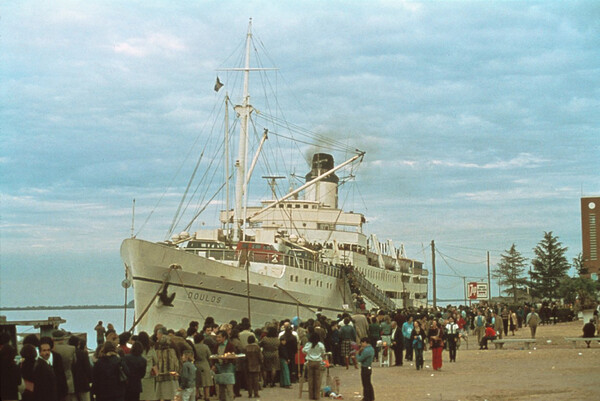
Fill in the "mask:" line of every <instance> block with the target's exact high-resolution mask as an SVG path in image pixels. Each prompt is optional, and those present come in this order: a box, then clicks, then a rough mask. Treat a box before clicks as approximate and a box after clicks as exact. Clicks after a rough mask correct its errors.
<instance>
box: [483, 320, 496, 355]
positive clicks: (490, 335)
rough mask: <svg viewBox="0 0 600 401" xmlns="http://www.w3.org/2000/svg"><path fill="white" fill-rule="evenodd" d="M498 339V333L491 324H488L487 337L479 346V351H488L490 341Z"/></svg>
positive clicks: (484, 337) (485, 336)
mask: <svg viewBox="0 0 600 401" xmlns="http://www.w3.org/2000/svg"><path fill="white" fill-rule="evenodd" d="M495 339H496V331H495V330H494V328H493V327H492V325H491V324H488V325H487V327H486V328H485V335H484V336H483V338H482V339H481V344H479V349H488V345H487V343H488V341H489V340H495Z"/></svg>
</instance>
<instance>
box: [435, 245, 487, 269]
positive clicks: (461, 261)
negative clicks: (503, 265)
mask: <svg viewBox="0 0 600 401" xmlns="http://www.w3.org/2000/svg"><path fill="white" fill-rule="evenodd" d="M435 250H436V251H437V252H439V254H440V255H444V256H446V257H447V258H448V259H452V260H454V261H456V262H459V263H466V264H469V265H480V264H482V263H486V262H487V260H486V259H484V260H482V261H478V262H467V261H465V260H460V259H456V258H453V257H452V256H448V255H445V254H444V253H443V252H441V251H440V250H439V248H438V247H437V246H436V248H435Z"/></svg>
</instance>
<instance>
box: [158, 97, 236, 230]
mask: <svg viewBox="0 0 600 401" xmlns="http://www.w3.org/2000/svg"><path fill="white" fill-rule="evenodd" d="M223 100H225V98H224V99H223ZM224 103H225V102H223V104H224ZM216 123H217V121H216V119H215V120H213V126H212V128H211V131H210V132H211V133H213V132H215V126H216ZM211 138H212V135H209V136H208V138H207V141H206V143H205V146H204V149H203V150H202V153H201V155H200V159H202V158H203V156H204V153H205V151H206V148H207V147H208V144H209V142H211ZM223 145H224V144H223V143H221V145H220V146H219V147H218V148H217V149H216V150H215V155H218V154H219V153H220V149H221V148H222V146H223ZM200 159H199V160H198V164H199V163H200V161H201V160H200ZM215 160H218V158H217V157H212V158H210V162H209V165H208V167H207V168H206V169H205V171H204V174H203V175H202V177H201V178H200V180H199V182H198V184H197V185H196V188H195V190H194V191H193V193H192V195H191V196H190V197H189V199H188V202H187V204H186V205H185V207H184V208H183V211H181V206H182V204H183V203H184V202H185V199H186V197H187V194H188V192H189V188H190V187H191V183H192V181H193V179H194V176H195V174H196V170H197V168H198V164H197V166H196V168H195V169H194V173H193V175H192V177H191V178H190V182H189V184H188V188H186V191H185V192H184V194H183V197H182V200H181V203H180V207H179V208H178V210H177V212H176V213H175V216H174V217H173V224H172V226H171V229H170V230H169V233H168V236H171V235H172V234H173V231H174V230H175V227H176V226H177V225H178V224H179V223H180V222H181V219H182V218H183V215H184V213H185V211H186V210H187V209H188V207H189V206H190V204H191V203H192V202H193V201H194V198H195V196H196V194H197V193H198V189H199V188H200V186H201V185H203V183H204V182H205V180H206V177H207V174H208V172H209V171H212V172H213V175H212V177H211V179H210V181H209V182H208V184H207V185H206V191H205V192H204V194H203V196H202V198H201V200H200V202H199V204H201V203H202V202H203V201H204V199H205V198H206V195H207V194H208V188H209V187H210V184H211V183H212V182H213V180H214V176H215V175H216V172H217V170H216V169H214V170H213V169H211V167H212V165H213V163H214V162H215Z"/></svg>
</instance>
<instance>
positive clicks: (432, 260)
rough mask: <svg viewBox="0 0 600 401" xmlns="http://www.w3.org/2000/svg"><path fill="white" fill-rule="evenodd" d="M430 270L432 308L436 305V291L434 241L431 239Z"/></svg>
mask: <svg viewBox="0 0 600 401" xmlns="http://www.w3.org/2000/svg"><path fill="white" fill-rule="evenodd" d="M431 271H432V272H433V309H435V308H436V307H437V301H436V299H437V292H436V289H435V242H434V241H433V240H431Z"/></svg>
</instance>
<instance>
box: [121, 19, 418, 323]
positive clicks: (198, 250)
mask: <svg viewBox="0 0 600 401" xmlns="http://www.w3.org/2000/svg"><path fill="white" fill-rule="evenodd" d="M251 27H252V25H251V22H250V25H249V28H248V32H247V35H246V51H245V60H244V67H242V68H237V69H232V70H237V71H241V72H242V73H243V77H244V80H243V88H244V89H243V95H242V101H241V104H240V105H238V106H235V112H236V114H237V120H236V124H238V125H239V127H240V129H239V132H240V137H239V145H238V158H237V160H236V162H235V175H236V179H235V207H234V208H229V191H228V189H229V180H228V179H229V177H230V176H231V175H230V173H229V169H228V167H227V166H226V165H227V162H226V161H228V160H229V157H228V147H227V146H225V152H224V153H225V156H224V160H225V163H224V165H225V173H224V178H225V180H226V182H225V183H224V184H223V185H222V186H221V187H220V188H219V190H220V191H221V192H224V191H226V192H227V201H226V203H227V206H226V208H225V209H224V210H222V211H221V212H220V215H219V219H220V225H219V226H218V228H215V229H203V230H198V231H196V232H194V233H192V234H189V231H188V228H190V227H192V224H191V223H190V224H188V226H186V230H185V231H183V232H181V233H179V234H176V235H174V236H172V238H170V239H169V240H166V241H161V242H150V241H144V240H141V239H138V238H135V237H132V238H129V239H126V240H124V241H123V243H122V245H121V257H122V259H123V262H124V264H125V268H126V274H127V276H128V279H129V280H130V281H131V282H132V283H133V290H134V300H135V324H134V325H135V327H136V329H137V330H138V331H141V330H146V331H152V329H153V328H154V326H155V325H156V324H157V323H161V324H163V325H165V326H167V327H170V328H175V329H178V328H181V327H184V326H186V325H187V323H188V322H189V321H191V320H203V319H204V318H206V317H208V316H212V317H214V318H215V320H216V321H217V322H219V323H223V322H229V321H230V320H232V319H235V320H238V321H239V320H240V319H241V318H242V317H249V318H250V319H251V322H252V325H253V326H258V325H262V324H264V323H265V322H266V321H270V320H272V319H273V318H275V319H283V318H292V317H294V316H299V317H300V318H301V319H304V320H305V319H307V318H310V317H314V316H315V313H316V312H317V311H320V312H321V313H323V314H325V315H327V316H330V317H334V316H336V315H337V314H339V313H342V312H344V311H349V312H355V311H356V309H360V308H361V307H363V308H370V307H377V308H381V309H385V310H393V309H396V308H402V307H408V306H421V305H426V302H427V278H428V272H427V270H425V269H423V264H422V262H419V261H416V260H413V259H410V258H407V257H406V255H405V253H404V249H403V247H402V246H400V248H399V249H397V248H396V247H395V246H394V244H393V243H392V241H389V240H388V241H386V242H380V241H379V240H378V239H377V237H376V236H375V235H368V234H366V232H365V225H366V219H365V216H364V215H363V214H360V213H355V212H352V211H350V212H345V211H343V210H342V209H341V208H340V206H339V199H338V189H339V187H340V186H341V184H342V182H341V181H343V182H346V180H340V178H339V177H338V176H337V175H336V173H342V172H344V171H347V170H345V169H348V168H351V167H352V166H353V165H355V164H357V163H360V161H361V160H362V158H363V156H364V152H361V151H358V150H355V151H354V154H353V155H352V157H350V158H349V159H347V160H346V161H344V162H343V163H341V164H340V165H337V166H336V165H334V158H333V156H332V155H331V154H329V153H325V152H323V153H316V154H314V155H313V156H312V165H310V166H309V167H307V170H309V169H310V171H309V172H308V174H306V176H305V180H304V183H303V184H302V185H300V186H299V187H298V188H296V189H293V190H290V191H286V192H287V193H285V194H281V195H280V196H279V195H278V186H277V180H278V179H283V178H285V177H284V176H274V175H272V176H268V177H263V178H267V179H268V180H269V181H268V182H269V185H270V188H271V191H272V197H271V199H269V200H264V201H262V202H260V203H261V204H260V205H257V206H248V205H246V203H247V199H248V195H247V189H248V187H249V183H250V179H251V177H252V172H253V170H254V168H255V166H256V163H257V161H258V159H259V155H260V152H261V150H262V148H263V146H266V145H264V143H265V141H266V138H267V132H268V130H269V128H267V127H265V128H264V135H263V136H262V139H261V141H260V144H259V145H257V153H256V155H255V156H254V158H253V160H252V162H251V164H250V166H249V167H248V166H247V164H248V163H247V161H248V157H247V155H246V153H247V149H248V140H249V135H248V131H249V127H255V126H257V124H256V123H255V122H254V120H253V118H254V117H255V116H256V115H260V117H261V118H264V119H265V121H271V122H274V124H275V121H276V119H275V118H269V117H268V116H267V115H266V113H265V112H264V111H261V112H260V113H258V112H256V110H255V109H254V108H253V106H252V105H251V104H250V96H249V94H248V87H249V78H250V73H251V72H252V71H257V70H264V69H260V68H256V67H251V66H250V50H251V48H252V47H253V42H252V39H253V35H252V30H251ZM220 85H221V83H220V82H219V81H218V82H217V86H215V90H218V89H219V86H220ZM225 99H226V100H225V103H226V105H227V104H228V99H227V96H226V97H225ZM227 120H228V118H227V117H226V121H227ZM225 125H226V127H228V126H229V123H228V122H227V123H226V124H225ZM284 125H286V126H287V127H289V124H284ZM228 135H229V129H228V128H225V133H224V137H225V139H224V143H225V144H227V143H228V139H227V138H228ZM320 141H321V142H322V138H320ZM303 143H305V142H303ZM223 188H225V190H223ZM182 203H183V202H182ZM202 210H203V209H201V211H202ZM199 213H200V212H198V213H196V214H195V216H194V217H197V216H198V214H199ZM174 221H175V220H174ZM361 300H363V301H364V303H363V302H361Z"/></svg>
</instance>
